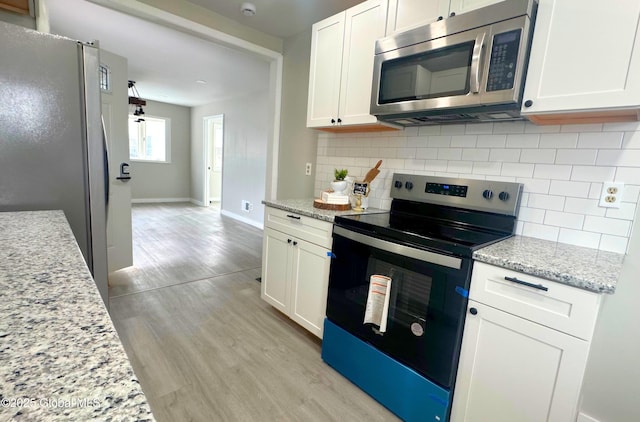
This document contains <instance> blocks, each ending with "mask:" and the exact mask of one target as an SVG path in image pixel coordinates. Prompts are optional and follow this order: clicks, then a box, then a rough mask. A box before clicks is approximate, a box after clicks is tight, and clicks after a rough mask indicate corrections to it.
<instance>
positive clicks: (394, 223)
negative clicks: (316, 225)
mask: <svg viewBox="0 0 640 422" xmlns="http://www.w3.org/2000/svg"><path fill="white" fill-rule="evenodd" d="M335 224H336V226H340V227H343V228H346V229H350V230H354V231H357V232H360V233H363V234H367V235H369V236H373V237H376V238H380V239H386V240H389V241H393V242H397V243H403V244H408V245H415V246H419V247H423V248H427V249H435V250H438V251H442V252H447V253H451V254H454V255H459V256H463V257H471V254H472V253H473V251H474V250H476V249H479V248H481V247H484V246H487V245H489V244H491V243H494V242H496V241H499V240H502V239H505V238H507V237H509V236H511V235H512V234H513V231H514V228H515V217H511V216H506V215H498V214H492V213H485V212H479V211H469V210H462V209H458V208H452V207H445V206H442V205H433V204H424V203H414V202H409V201H407V202H402V201H397V200H395V201H394V203H393V205H392V209H391V211H390V212H388V213H380V214H355V215H345V216H337V217H336V218H335Z"/></svg>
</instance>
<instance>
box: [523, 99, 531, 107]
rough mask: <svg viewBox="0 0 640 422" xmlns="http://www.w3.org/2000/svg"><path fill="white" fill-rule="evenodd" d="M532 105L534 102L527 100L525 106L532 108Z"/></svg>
mask: <svg viewBox="0 0 640 422" xmlns="http://www.w3.org/2000/svg"><path fill="white" fill-rule="evenodd" d="M532 105H533V101H531V100H527V101H525V102H524V106H525V107H531V106H532Z"/></svg>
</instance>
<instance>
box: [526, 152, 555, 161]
mask: <svg viewBox="0 0 640 422" xmlns="http://www.w3.org/2000/svg"><path fill="white" fill-rule="evenodd" d="M555 160H556V150H555V149H523V150H522V153H521V154H520V162H521V163H554V162H555Z"/></svg>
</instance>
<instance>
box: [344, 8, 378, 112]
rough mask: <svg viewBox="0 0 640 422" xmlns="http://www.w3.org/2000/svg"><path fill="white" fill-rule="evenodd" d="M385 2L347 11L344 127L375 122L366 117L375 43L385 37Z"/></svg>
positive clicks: (369, 100)
mask: <svg viewBox="0 0 640 422" xmlns="http://www.w3.org/2000/svg"><path fill="white" fill-rule="evenodd" d="M386 15H387V0H369V1H366V2H364V3H361V4H359V5H357V6H354V7H352V8H350V9H348V10H347V11H346V17H345V29H344V51H343V58H342V78H341V82H340V107H339V112H338V117H339V118H340V119H341V120H342V124H343V125H358V124H367V123H376V122H377V120H378V119H376V118H375V117H374V116H372V115H371V114H369V110H370V108H371V81H372V80H373V56H374V53H375V42H376V40H377V39H378V38H382V37H384V33H385V27H386V20H385V18H386Z"/></svg>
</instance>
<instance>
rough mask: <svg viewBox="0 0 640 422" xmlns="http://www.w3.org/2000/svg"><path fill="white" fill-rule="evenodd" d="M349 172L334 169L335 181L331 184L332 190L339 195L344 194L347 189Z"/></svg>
mask: <svg viewBox="0 0 640 422" xmlns="http://www.w3.org/2000/svg"><path fill="white" fill-rule="evenodd" d="M348 173H349V172H348V171H347V169H340V170H338V169H334V173H333V174H334V176H335V180H334V181H333V182H331V189H333V191H334V192H335V193H337V194H339V195H342V194H343V193H344V190H345V189H346V188H347V182H346V181H345V180H344V178H345V177H347V174H348Z"/></svg>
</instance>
